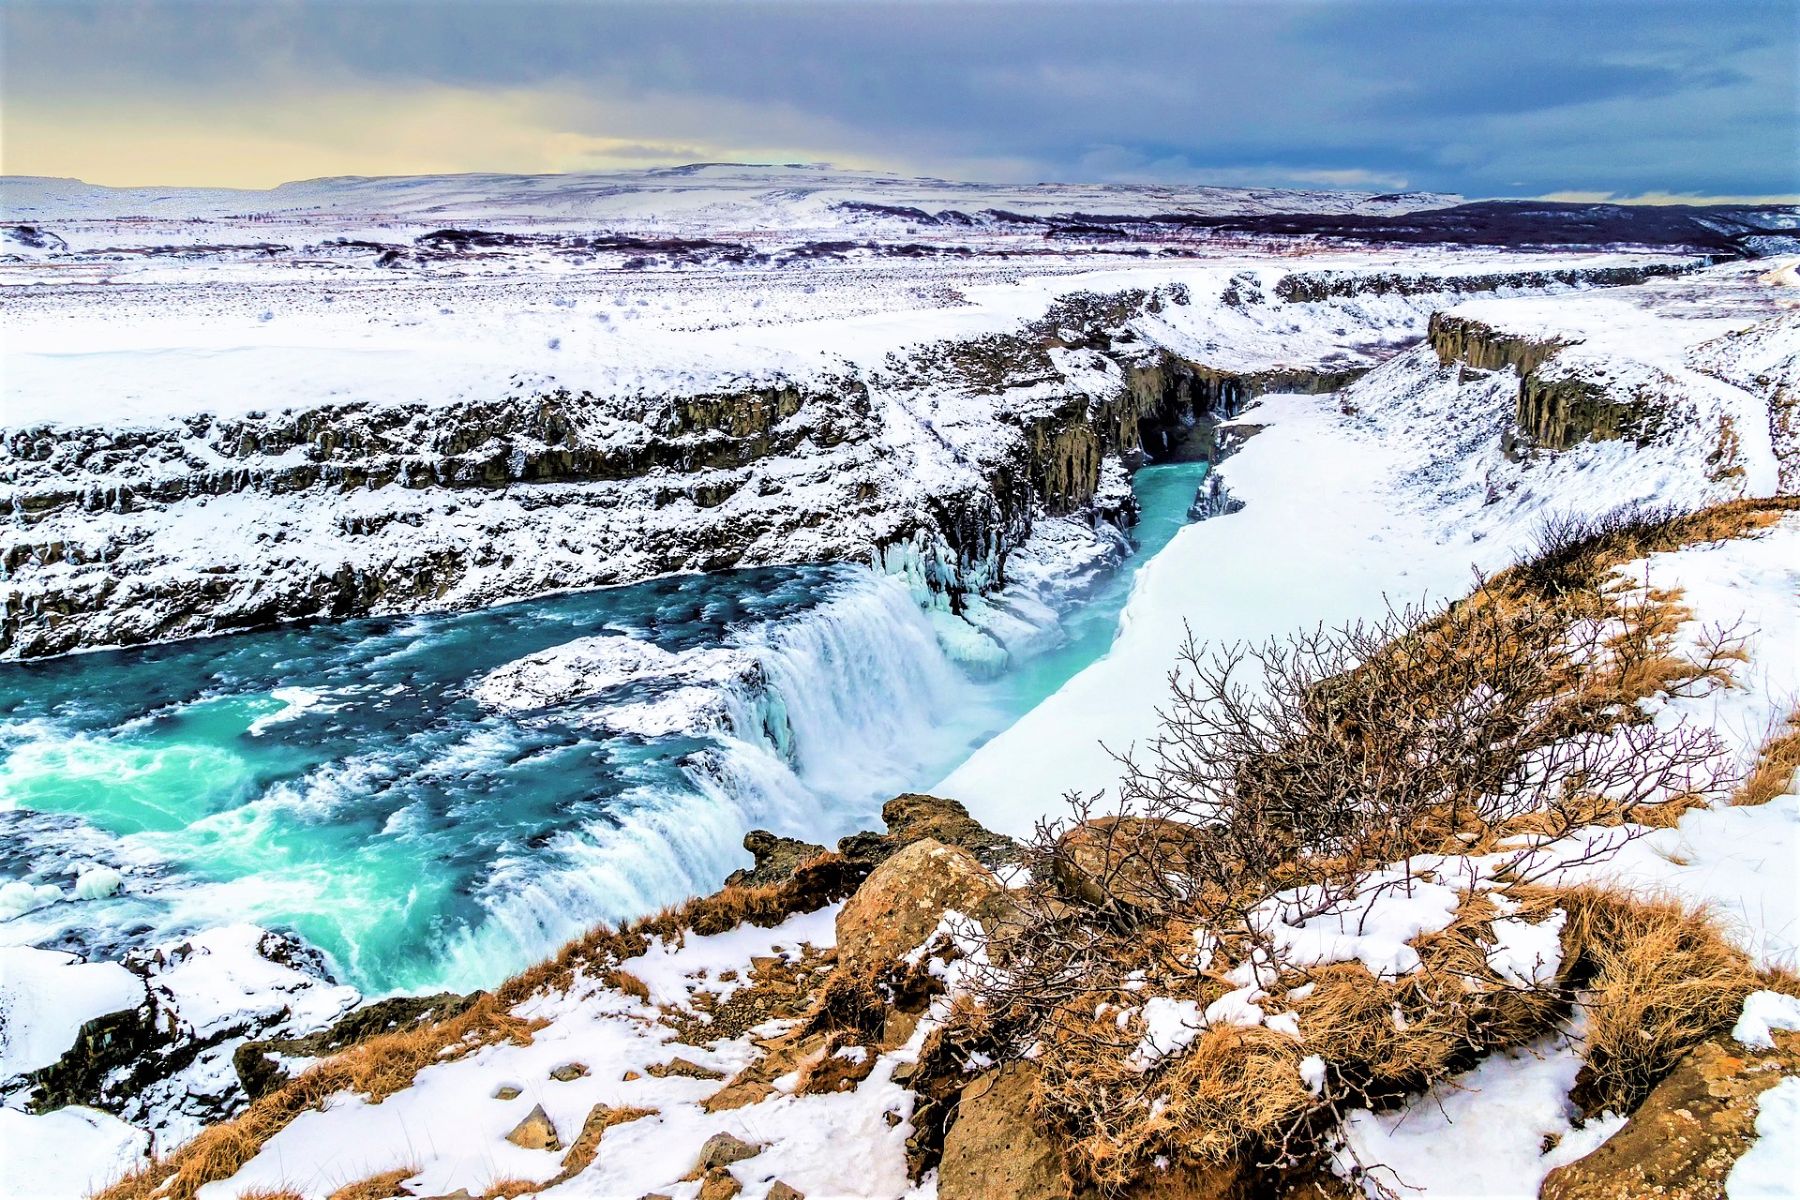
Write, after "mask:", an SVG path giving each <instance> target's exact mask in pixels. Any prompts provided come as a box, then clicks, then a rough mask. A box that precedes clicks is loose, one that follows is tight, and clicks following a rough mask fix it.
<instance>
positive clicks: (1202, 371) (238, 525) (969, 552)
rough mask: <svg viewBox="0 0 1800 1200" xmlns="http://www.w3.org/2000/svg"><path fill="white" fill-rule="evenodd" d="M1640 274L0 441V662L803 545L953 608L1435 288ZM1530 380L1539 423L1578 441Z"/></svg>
mask: <svg viewBox="0 0 1800 1200" xmlns="http://www.w3.org/2000/svg"><path fill="white" fill-rule="evenodd" d="M1649 269H1650V268H1649V267H1631V268H1629V269H1626V268H1612V267H1595V268H1592V269H1591V270H1589V269H1584V271H1586V273H1585V274H1584V273H1582V272H1580V271H1574V272H1572V271H1570V270H1557V271H1541V272H1523V273H1521V272H1517V271H1511V272H1494V273H1490V274H1486V275H1484V274H1480V273H1477V274H1473V275H1457V276H1451V277H1437V278H1436V286H1437V287H1438V288H1439V289H1440V291H1438V292H1431V291H1428V290H1425V289H1428V288H1429V287H1430V286H1432V284H1431V281H1430V280H1429V279H1428V278H1427V277H1425V276H1419V277H1416V278H1415V277H1412V276H1407V277H1404V278H1402V277H1398V276H1396V277H1394V278H1388V277H1386V276H1380V275H1371V276H1369V277H1367V278H1362V277H1354V278H1344V277H1340V276H1343V275H1345V273H1327V274H1321V275H1318V276H1316V277H1304V278H1303V277H1301V276H1287V277H1285V278H1284V279H1283V280H1282V281H1281V283H1280V284H1278V285H1276V286H1275V287H1274V289H1273V294H1271V292H1270V291H1269V289H1266V288H1264V287H1263V286H1262V280H1261V278H1260V277H1257V276H1253V275H1240V276H1237V277H1234V278H1233V279H1232V280H1231V281H1230V284H1229V286H1227V287H1226V288H1225V289H1224V291H1223V293H1222V294H1221V295H1220V296H1218V297H1217V298H1216V299H1215V300H1212V301H1205V300H1196V299H1194V297H1193V296H1192V295H1191V294H1190V289H1189V287H1188V286H1187V284H1185V283H1182V282H1170V283H1165V284H1162V285H1159V286H1154V287H1144V288H1131V289H1127V290H1124V291H1120V292H1113V293H1097V292H1082V291H1076V292H1071V293H1068V294H1065V295H1063V296H1061V297H1060V298H1059V299H1056V300H1055V301H1054V302H1052V303H1051V304H1050V305H1049V306H1048V308H1047V309H1046V310H1045V311H1044V312H1043V313H1042V315H1040V316H1039V317H1036V318H1034V319H1031V320H1027V321H1024V322H1022V323H1019V324H1017V325H1016V326H1014V328H1013V329H1012V330H1011V331H1009V332H1003V333H997V334H988V335H983V336H976V337H965V338H952V339H947V340H942V341H937V342H931V343H927V344H924V345H921V346H917V347H914V348H911V349H908V350H905V351H903V352H896V353H892V354H890V355H889V357H888V358H887V360H886V361H885V362H882V363H880V364H878V365H877V364H872V363H867V362H865V363H864V364H862V365H853V364H851V363H848V362H845V363H844V364H843V366H842V369H832V370H821V371H818V372H812V373H806V374H794V373H784V372H782V371H770V372H767V373H765V374H761V375H755V374H752V375H745V376H742V377H738V378H736V380H735V381H732V380H726V381H724V382H715V383H712V384H710V385H708V386H704V387H695V386H682V385H681V383H680V382H679V380H674V381H672V382H670V383H669V384H668V385H667V386H664V387H656V386H653V385H652V386H639V387H636V388H635V389H631V390H622V391H581V390H574V389H570V388H566V387H551V388H545V387H544V386H542V385H541V384H539V383H534V382H527V381H526V380H525V378H524V377H523V376H519V377H515V379H514V381H513V383H512V386H511V387H510V388H508V389H505V392H504V394H500V395H495V396H492V397H491V398H485V399H484V398H475V399H466V400H458V401H454V402H442V403H428V402H407V403H391V402H390V403H335V402H334V403H320V404H313V405H298V406H288V407H286V408H283V409H280V410H278V411H277V410H269V411H255V410H251V411H247V412H244V413H242V414H240V415H223V416H222V415H208V414H193V415H187V416H180V417H170V418H166V419H158V420H152V421H122V422H119V423H117V424H112V423H107V424H101V423H96V422H93V421H85V422H84V421H74V422H56V421H38V422H36V423H33V424H30V425H25V426H15V427H13V428H11V429H8V430H5V431H0V489H3V491H0V502H3V503H4V504H5V507H6V509H7V511H8V513H9V520H8V522H7V524H6V526H5V528H4V530H0V584H3V585H4V586H3V587H0V657H10V658H31V657H41V656H44V655H53V654H60V653H66V652H68V651H72V650H78V649H82V648H87V647H95V646H106V645H132V644H140V643H145V642H152V641H159V640H167V639H171V638H180V637H188V636H195V635H202V634H209V633H216V632H221V631H228V630H235V629H247V628H254V627H259V626H267V625H270V624H273V623H277V622H282V621H289V620H296V619H306V618H317V617H351V616H362V615H378V614H387V613H402V612H412V611H420V610H427V609H443V608H461V607H475V606H480V605H487V604H494V603H499V602H503V601H508V600H516V599H522V598H526V597H530V596H534V595H541V594H544V593H546V592H552V591H558V590H567V589H573V588H587V587H595V586H601V585H607V584H617V583H627V582H632V581H635V580H639V579H643V578H646V577H649V576H652V575H656V574H663V573H668V572H674V571H711V570H719V569H723V568H728V567H734V566H755V565H764V564H771V563H778V562H798V561H832V560H862V561H870V560H872V561H874V562H876V563H877V564H879V565H881V566H883V567H884V568H886V569H888V570H904V571H905V572H907V573H908V575H909V576H910V577H912V578H914V579H915V580H917V581H919V582H920V584H921V585H922V586H923V587H925V588H926V589H928V590H930V591H931V592H933V593H936V594H937V596H938V597H939V599H940V601H941V602H942V603H943V604H944V605H945V606H946V607H948V608H949V609H951V610H952V611H956V610H959V609H960V608H961V607H962V598H963V597H964V596H965V595H967V594H968V593H970V592H980V591H986V590H989V589H992V588H996V587H999V586H1002V585H1003V584H1004V583H1005V582H1006V564H1007V558H1008V556H1009V555H1010V554H1011V552H1012V551H1013V549H1014V548H1016V547H1017V546H1019V545H1020V544H1022V543H1023V542H1024V541H1025V540H1026V539H1027V538H1028V537H1029V536H1030V534H1031V531H1032V528H1033V525H1034V522H1036V521H1039V520H1043V519H1063V518H1074V519H1076V520H1078V521H1081V522H1084V523H1088V524H1092V523H1094V522H1110V523H1112V524H1114V525H1120V526H1122V525H1125V524H1127V523H1129V521H1130V520H1131V519H1132V516H1133V513H1132V502H1131V499H1130V495H1129V491H1128V490H1127V489H1126V488H1124V486H1123V483H1122V481H1123V478H1124V476H1123V474H1122V473H1121V472H1119V471H1118V470H1116V469H1113V468H1109V467H1108V464H1109V463H1117V464H1118V465H1119V466H1120V467H1123V468H1125V469H1129V468H1130V467H1132V466H1134V465H1135V464H1136V463H1138V462H1141V461H1144V460H1145V459H1146V458H1156V457H1159V456H1162V455H1164V454H1167V453H1169V452H1170V451H1171V449H1172V448H1173V447H1174V446H1175V444H1176V443H1177V442H1178V441H1180V440H1181V438H1182V437H1183V436H1184V435H1185V431H1186V430H1187V429H1188V428H1189V427H1190V426H1191V425H1192V424H1193V423H1194V422H1195V421H1196V420H1201V419H1204V418H1207V417H1209V416H1221V415H1230V414H1233V413H1235V412H1237V411H1238V410H1239V409H1241V408H1242V406H1243V405H1244V404H1246V403H1247V402H1248V401H1249V400H1251V399H1252V398H1254V397H1255V396H1257V395H1260V394H1263V393H1266V392H1270V391H1301V392H1317V391H1326V390H1331V389H1334V388H1338V387H1341V386H1343V385H1344V384H1346V383H1347V382H1349V381H1350V380H1352V379H1354V378H1355V377H1357V376H1358V375H1360V374H1361V373H1362V372H1363V371H1365V370H1366V369H1367V368H1368V367H1369V366H1370V365H1371V364H1372V363H1373V362H1374V361H1376V359H1377V358H1379V356H1380V355H1381V354H1383V353H1386V352H1387V350H1388V349H1391V347H1392V346H1393V345H1394V343H1395V341H1396V340H1397V339H1403V338H1404V337H1405V336H1406V335H1407V334H1409V333H1413V334H1416V333H1417V332H1419V331H1421V328H1420V327H1421V326H1422V325H1423V323H1424V320H1425V317H1426V316H1427V314H1429V313H1430V312H1432V311H1433V310H1434V309H1435V308H1438V307H1441V306H1442V305H1441V303H1440V301H1442V300H1444V299H1446V298H1449V297H1453V296H1455V295H1458V294H1462V293H1464V292H1468V291H1481V290H1508V291H1514V290H1517V289H1519V288H1526V287H1534V286H1553V287H1564V286H1568V285H1570V284H1571V283H1580V282H1588V281H1598V282H1617V281H1620V280H1622V279H1624V278H1625V276H1624V275H1620V271H1621V270H1624V271H1626V274H1627V275H1630V276H1632V277H1635V276H1636V274H1641V273H1643V272H1644V271H1647V270H1649ZM1671 269H1673V268H1671ZM1290 281H1295V282H1290ZM1252 285H1254V286H1252ZM1284 287H1285V292H1284V290H1283V289H1284ZM1287 293H1291V295H1289V294H1287ZM1226 330H1230V331H1236V332H1234V333H1233V334H1232V337H1233V338H1235V339H1236V340H1235V341H1233V342H1232V343H1230V344H1227V343H1226V342H1225V341H1224V340H1222V338H1221V331H1226ZM1482 336H1483V335H1481V334H1479V333H1478V332H1477V331H1476V330H1475V328H1474V327H1473V326H1470V325H1467V324H1463V323H1455V322H1451V321H1449V320H1443V321H1440V322H1439V323H1437V324H1434V325H1433V328H1432V337H1433V339H1434V342H1436V341H1439V340H1441V341H1442V343H1443V345H1442V348H1441V351H1440V352H1442V353H1452V354H1464V355H1467V356H1468V358H1467V360H1468V361H1470V362H1471V363H1472V364H1482V365H1489V366H1492V365H1499V364H1500V363H1501V362H1509V361H1511V360H1510V359H1508V358H1507V353H1508V352H1507V351H1506V350H1505V349H1504V347H1501V346H1500V344H1499V342H1498V341H1495V340H1494V339H1492V338H1490V339H1489V340H1488V341H1487V342H1483V341H1481V338H1482ZM1521 361H1524V360H1521ZM1515 365H1516V364H1515ZM1535 365H1536V363H1535V362H1526V363H1525V366H1526V367H1527V371H1526V373H1527V374H1530V372H1531V369H1532V368H1534V367H1535ZM1546 396H1547V398H1546V399H1545V401H1544V404H1545V405H1546V406H1547V410H1546V411H1547V415H1546V416H1545V417H1544V418H1543V419H1542V421H1539V422H1538V423H1537V424H1538V425H1540V426H1541V427H1542V430H1541V431H1542V432H1544V433H1545V434H1546V435H1547V436H1549V437H1550V438H1551V440H1555V438H1558V437H1576V436H1579V435H1580V434H1581V433H1582V431H1583V430H1584V429H1586V428H1587V427H1590V426H1591V427H1598V423H1597V422H1596V421H1595V420H1591V419H1590V417H1589V416H1588V415H1587V414H1588V408H1582V407H1580V406H1577V405H1574V404H1572V403H1571V402H1569V401H1567V400H1565V399H1563V398H1562V393H1560V392H1558V393H1555V394H1553V395H1552V394H1549V393H1546ZM1588 407H1589V408H1591V407H1592V405H1589V406H1588ZM174 408H176V409H178V408H179V405H178V404H176V405H174ZM1534 411H1535V410H1534ZM1583 422H1587V425H1586V426H1584V425H1583ZM1553 428H1555V429H1565V430H1566V432H1564V433H1552V432H1551V431H1552V429H1553ZM1546 444H1549V443H1548V442H1547V443H1546ZM1108 480H1110V481H1111V482H1110V483H1108V482H1107V481H1108Z"/></svg>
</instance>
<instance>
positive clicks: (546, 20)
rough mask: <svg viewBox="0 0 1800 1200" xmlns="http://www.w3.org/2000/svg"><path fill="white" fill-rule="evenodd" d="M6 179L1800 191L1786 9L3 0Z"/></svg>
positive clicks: (1596, 2)
mask: <svg viewBox="0 0 1800 1200" xmlns="http://www.w3.org/2000/svg"><path fill="white" fill-rule="evenodd" d="M0 32H3V34H4V42H3V46H0V54H3V55H4V58H3V60H0V68H3V69H0V139H3V140H0V170H3V171H4V173H6V174H35V175H70V176H76V177H78V178H82V179H86V180H89V181H91V182H96V183H108V184H169V185H173V184H217V185H236V186H254V187H261V186H268V185H271V184H275V183H278V182H282V181H284V180H289V179H301V178H311V177H316V176H321V175H351V174H354V175H395V174H415V173H421V172H436V171H524V172H540V171H574V170H594V169H608V168H620V167H642V166H648V165H659V164H669V163H678V162H694V161H711V160H732V161H753V162H766V161H802V160H804V161H826V162H834V163H837V164H839V165H842V166H854V167H870V168H881V169H891V170H897V171H903V172H907V173H915V174H933V175H943V176H948V177H953V178H962V179H981V180H994V181H1011V182H1029V181H1035V180H1107V181H1119V182H1150V183H1159V182H1162V183H1185V182H1209V183H1221V184H1284V185H1285V184H1300V185H1309V186H1328V187H1354V188H1372V189H1377V190H1384V191H1385V190H1397V189H1402V188H1419V189H1432V190H1442V191H1456V192H1462V193H1464V194H1466V195H1470V196H1539V195H1570V196H1574V195H1582V196H1619V197H1643V196H1651V197H1657V196H1664V195H1669V194H1676V195H1682V196H1744V197H1772V196H1791V195H1793V194H1795V193H1800V155H1797V150H1796V128H1797V125H1796V122H1797V120H1800V117H1797V112H1800V96H1797V89H1800V55H1797V54H1796V46H1800V3H1796V0H1703V2H1700V3H1691V2H1687V0H1680V2H1664V0H1622V2H1615V0H1307V2H1300V0H1254V2H1251V0H1236V2H1228V0H1193V2H1191V3H1176V2H1160V3H1136V2H1130V0H1127V2H1125V3H1102V2H1099V0H1091V2H1089V3H1082V4H1075V3H1048V2H1034V0H917V2H914V0H909V2H905V3H891V2H885V0H834V2H827V0H811V2H804V3H797V2H792V0H725V2H702V0H661V2H659V3H628V2H622V0H621V2H613V0H562V2H557V3H543V2H532V0H511V2H501V0H431V2H408V0H361V2H356V3H352V2H350V0H210V2H194V0H175V2H171V0H141V2H140V0H105V2H101V3H90V2H86V0H5V3H4V6H3V7H0Z"/></svg>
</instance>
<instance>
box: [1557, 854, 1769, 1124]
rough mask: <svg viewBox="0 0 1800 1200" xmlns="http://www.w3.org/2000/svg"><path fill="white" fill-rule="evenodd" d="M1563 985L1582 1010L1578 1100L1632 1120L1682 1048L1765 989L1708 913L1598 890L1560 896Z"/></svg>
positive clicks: (1724, 1023)
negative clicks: (1573, 991) (1576, 995)
mask: <svg viewBox="0 0 1800 1200" xmlns="http://www.w3.org/2000/svg"><path fill="white" fill-rule="evenodd" d="M1556 903H1557V904H1558V905H1559V906H1560V907H1561V908H1562V909H1563V911H1564V912H1566V913H1567V914H1568V918H1567V921H1566V922H1565V924H1564V925H1563V935H1562V938H1563V955H1564V968H1563V975H1564V981H1565V984H1564V986H1566V987H1570V988H1577V989H1580V990H1581V992H1582V998H1583V1001H1584V1004H1585V1006H1586V1008H1587V1014H1588V1033H1587V1052H1586V1061H1585V1063H1584V1065H1583V1067H1582V1071H1581V1077H1580V1078H1579V1079H1578V1080H1577V1081H1576V1093H1575V1096H1576V1100H1577V1102H1578V1103H1579V1104H1580V1105H1581V1107H1582V1109H1583V1110H1584V1111H1585V1112H1588V1113H1590V1114H1591V1113H1597V1112H1600V1111H1602V1110H1605V1109H1612V1110H1613V1111H1615V1112H1629V1111H1631V1110H1632V1109H1633V1108H1635V1107H1636V1106H1637V1104H1638V1102H1639V1101H1641V1100H1642V1099H1643V1098H1644V1096H1645V1095H1647V1094H1648V1093H1649V1091H1650V1089H1651V1088H1652V1087H1654V1086H1656V1084H1657V1082H1658V1081H1659V1080H1661V1079H1662V1078H1663V1076H1665V1075H1667V1074H1668V1073H1669V1071H1670V1070H1671V1069H1673V1067H1674V1066H1675V1063H1676V1061H1677V1060H1678V1059H1680V1057H1681V1056H1682V1055H1683V1054H1685V1053H1687V1051H1688V1050H1690V1049H1691V1048H1693V1047H1694V1046H1695V1045H1697V1044H1698V1043H1700V1042H1701V1041H1703V1040H1705V1039H1706V1038H1708V1037H1711V1036H1713V1035H1714V1034H1717V1033H1719V1032H1720V1031H1722V1030H1724V1029H1726V1028H1729V1027H1730V1026H1731V1024H1732V1023H1733V1022H1734V1021H1736V1019H1737V1016H1738V1013H1739V1011H1740V1010H1741V1009H1742V1008H1743V1004H1744V998H1745V997H1746V996H1748V995H1749V994H1750V993H1751V992H1754V991H1756V990H1757V989H1759V988H1761V987H1763V986H1764V983H1763V980H1762V978H1761V977H1760V976H1759V975H1758V974H1757V971H1756V969H1755V967H1754V966H1753V965H1752V964H1751V962H1750V959H1749V957H1748V956H1747V955H1746V954H1745V953H1744V952H1743V951H1742V950H1739V949H1738V948H1737V947H1736V946H1734V945H1733V944H1732V943H1731V942H1730V941H1729V940H1728V939H1727V938H1726V937H1725V935H1724V933H1723V932H1722V931H1721V929H1720V927H1719V923H1718V921H1717V920H1716V919H1715V918H1714V917H1712V916H1711V914H1709V913H1708V912H1707V911H1706V910H1705V909H1703V908H1696V907H1693V906H1691V905H1687V904H1684V903H1683V902H1681V901H1679V900H1676V899H1672V898H1665V897H1653V896H1635V895H1631V894H1628V893H1624V892H1619V891H1613V890H1609V889H1605V888H1597V887H1579V888H1570V889H1564V890H1562V891H1560V892H1558V893H1557V894H1556Z"/></svg>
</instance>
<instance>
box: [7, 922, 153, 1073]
mask: <svg viewBox="0 0 1800 1200" xmlns="http://www.w3.org/2000/svg"><path fill="white" fill-rule="evenodd" d="M144 999H145V995H144V981H143V980H142V979H140V978H138V977H137V976H136V975H134V974H132V973H131V972H130V971H128V970H126V969H125V968H124V967H122V966H120V965H119V964H118V963H113V962H98V963H87V962H83V961H81V959H79V958H77V957H76V956H75V955H73V954H63V953H61V952H59V951H55V950H34V949H32V948H31V947H29V946H0V1080H6V1079H10V1078H12V1077H13V1076H15V1075H21V1074H24V1073H25V1072H27V1071H37V1070H41V1069H42V1068H44V1067H48V1066H50V1065H52V1064H53V1063H55V1062H56V1060H57V1059H59V1058H61V1057H62V1056H63V1054H64V1053H65V1052H66V1051H67V1050H68V1049H69V1048H70V1047H71V1046H73V1045H74V1044H75V1038H76V1035H78V1034H79V1033H80V1032H81V1027H82V1026H83V1025H85V1024H87V1023H88V1022H89V1021H91V1020H93V1019H94V1018H96V1017H104V1016H106V1015H107V1014H109V1013H116V1012H123V1011H125V1010H127V1009H132V1008H136V1007H137V1006H138V1005H140V1004H142V1003H144Z"/></svg>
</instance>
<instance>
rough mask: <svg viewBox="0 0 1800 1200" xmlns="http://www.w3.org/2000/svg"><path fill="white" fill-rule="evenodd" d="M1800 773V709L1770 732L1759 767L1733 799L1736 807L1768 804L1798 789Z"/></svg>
mask: <svg viewBox="0 0 1800 1200" xmlns="http://www.w3.org/2000/svg"><path fill="white" fill-rule="evenodd" d="M1796 771H1800V709H1795V710H1794V711H1793V712H1791V713H1789V714H1788V715H1787V717H1786V719H1785V720H1783V721H1782V723H1781V725H1780V726H1779V727H1777V728H1776V729H1774V730H1772V731H1771V732H1770V733H1769V736H1768V739H1767V740H1766V741H1764V742H1763V744H1762V749H1761V750H1760V751H1759V752H1758V753H1757V756H1756V766H1755V767H1754V768H1753V769H1752V770H1751V772H1750V775H1749V777H1748V778H1746V779H1745V780H1744V783H1743V786H1741V787H1740V788H1738V790H1737V792H1736V794H1734V795H1733V796H1732V797H1731V802H1732V803H1733V804H1767V803H1768V802H1769V801H1771V800H1773V799H1774V798H1775V797H1777V796H1780V795H1783V794H1785V793H1786V792H1787V791H1788V789H1789V788H1791V787H1793V786H1794V772H1796Z"/></svg>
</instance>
